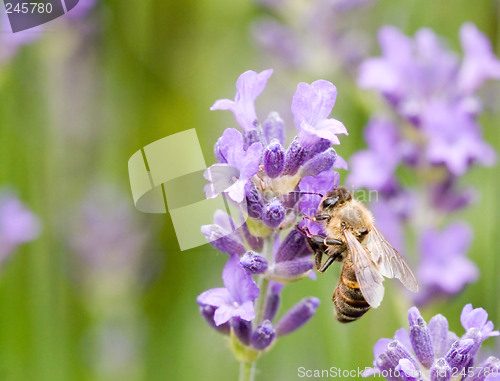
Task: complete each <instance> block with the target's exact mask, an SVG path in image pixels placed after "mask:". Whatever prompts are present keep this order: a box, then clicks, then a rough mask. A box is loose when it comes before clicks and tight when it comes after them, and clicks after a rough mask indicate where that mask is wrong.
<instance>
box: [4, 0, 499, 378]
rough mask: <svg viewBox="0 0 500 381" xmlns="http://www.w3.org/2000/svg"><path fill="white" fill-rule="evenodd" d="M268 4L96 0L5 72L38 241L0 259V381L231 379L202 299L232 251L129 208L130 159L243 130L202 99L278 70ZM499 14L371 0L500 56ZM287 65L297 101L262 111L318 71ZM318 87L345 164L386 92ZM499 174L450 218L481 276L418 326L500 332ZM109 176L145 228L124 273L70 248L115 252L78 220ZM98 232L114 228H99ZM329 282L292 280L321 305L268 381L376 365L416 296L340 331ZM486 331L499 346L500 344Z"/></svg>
mask: <svg viewBox="0 0 500 381" xmlns="http://www.w3.org/2000/svg"><path fill="white" fill-rule="evenodd" d="M264 14H265V11H264V10H263V9H262V8H261V7H259V6H258V5H257V4H256V3H254V2H251V1H237V2H231V3H229V2H227V1H222V0H202V1H184V2H174V1H152V0H144V1H141V2H126V1H102V0H98V3H97V5H96V8H95V9H94V10H93V11H92V12H91V14H90V15H88V17H86V19H85V20H78V21H72V20H70V19H69V18H64V17H63V18H61V19H59V20H56V21H54V22H52V23H50V24H47V25H46V28H45V31H44V32H43V33H42V36H41V38H40V39H39V41H36V42H34V43H33V44H31V45H29V46H25V47H23V48H22V49H21V50H20V51H19V52H18V54H17V55H16V57H14V58H13V59H12V60H10V61H9V62H6V63H4V64H3V65H2V66H1V67H0V144H1V150H0V179H1V184H2V185H5V186H8V187H10V188H12V189H15V190H16V191H17V193H18V195H19V197H20V198H21V199H22V200H23V202H25V203H26V205H27V206H28V207H29V208H31V209H32V210H33V211H34V213H36V215H37V216H38V217H39V218H40V220H41V223H42V232H41V235H40V237H39V238H38V239H37V240H35V241H33V242H31V243H27V244H25V245H22V246H21V247H20V248H19V249H18V250H17V251H16V252H15V253H14V254H13V255H12V256H11V257H10V258H9V259H8V260H6V261H5V262H4V263H3V264H2V267H1V269H0V343H1V344H0V379H1V380H9V381H10V380H22V381H25V380H37V381H67V380H127V381H128V380H131V381H133V380H148V381H156V380H158V381H160V380H218V381H222V380H234V379H236V378H237V374H238V364H237V363H236V361H235V360H234V359H233V357H232V354H231V353H230V351H229V349H228V348H227V346H226V343H225V341H224V339H223V337H222V336H221V335H219V334H217V333H216V332H215V331H213V330H212V329H211V328H210V327H208V325H207V324H206V323H205V321H204V320H203V319H202V318H201V317H200V315H199V313H198V306H197V304H196V296H197V295H198V294H200V293H201V292H202V291H204V290H206V289H208V288H213V287H219V286H221V285H222V281H221V278H220V274H221V271H222V268H223V266H224V263H225V260H226V258H227V257H226V256H225V255H224V254H220V253H217V252H216V251H215V249H213V248H212V247H211V246H209V245H205V246H203V247H200V248H197V249H192V250H189V251H186V252H180V251H179V248H178V244H177V241H176V238H175V235H174V230H173V226H172V223H171V221H170V218H169V216H168V215H144V214H141V213H140V212H138V211H135V210H134V209H133V203H132V198H131V195H130V191H129V184H128V173H127V161H128V158H129V157H130V156H131V155H132V154H133V153H134V152H135V151H137V150H138V149H139V148H141V147H143V146H144V145H146V144H148V143H151V142H153V141H155V140H157V139H160V138H162V137H164V136H167V135H170V134H173V133H175V132H179V131H183V130H186V129H190V128H196V131H197V133H198V136H199V138H200V141H201V143H202V148H203V151H204V155H205V158H206V160H207V164H211V163H213V162H214V161H215V158H214V155H213V151H212V147H213V143H214V142H215V140H216V139H217V137H218V136H220V134H221V133H222V131H223V130H224V128H227V127H230V126H233V125H234V122H233V119H232V118H231V115H230V113H224V112H216V113H213V112H210V111H209V107H210V106H211V105H212V103H213V102H214V101H215V100H216V99H219V98H226V97H227V98H232V96H233V94H234V91H235V82H236V79H237V77H238V75H239V74H241V73H242V72H243V71H245V70H248V69H253V70H256V71H260V70H263V69H265V68H267V67H268V66H267V65H268V64H267V63H266V62H264V61H263V60H262V56H261V55H260V53H259V51H258V49H257V48H256V46H255V44H254V43H253V41H252V39H251V36H250V25H251V23H252V21H254V20H255V19H257V18H258V17H260V16H262V15H264ZM499 20H500V2H498V1H487V0H480V1H476V2H471V1H467V0H454V1H453V2H449V1H447V2H445V1H435V0H407V1H404V2H395V1H388V0H385V1H384V0H379V1H376V2H375V4H374V6H373V8H372V9H371V11H370V13H369V15H368V17H366V18H365V19H363V27H364V28H365V30H366V31H367V32H368V33H369V34H371V35H372V36H374V35H375V33H376V31H377V30H378V28H379V27H380V26H382V25H385V24H392V25H396V26H399V27H400V28H402V30H403V31H404V32H405V33H407V34H413V33H414V32H415V31H416V30H417V29H419V28H421V27H424V26H428V27H431V28H433V29H434V30H435V31H436V33H437V34H438V35H441V36H444V37H445V38H447V39H448V41H449V42H450V45H451V46H452V47H453V48H454V49H455V50H456V51H458V50H459V43H458V30H459V27H460V25H461V24H462V23H463V22H464V21H472V22H474V23H475V24H476V25H477V26H478V27H479V29H481V30H482V31H483V32H484V33H486V34H487V35H488V36H489V38H490V39H491V41H492V44H493V46H494V47H495V51H496V53H497V55H498V54H499V53H500V24H499ZM372 51H374V52H378V48H377V47H376V46H373V47H372ZM280 75H281V74H280V73H279V72H275V75H274V76H273V77H271V80H270V86H272V83H273V81H277V82H276V83H280V80H279V79H273V78H275V77H277V78H280ZM291 75H292V76H293V75H295V77H294V78H293V79H294V80H293V81H289V82H285V81H283V82H284V83H286V84H287V85H283V88H282V89H281V90H282V91H283V93H285V94H288V98H287V99H284V100H283V99H276V100H275V101H273V99H272V97H269V96H268V97H266V98H265V102H264V101H263V100H260V101H258V102H257V112H258V115H260V117H261V118H263V117H265V115H267V112H268V111H270V110H273V109H274V108H278V109H277V111H280V112H281V113H283V114H286V113H287V112H289V110H288V109H287V108H283V107H282V106H281V105H282V104H283V103H284V104H285V105H286V104H288V105H289V102H290V100H291V97H292V95H293V91H294V89H295V86H296V83H297V82H298V81H311V80H315V79H317V78H315V77H313V76H312V75H311V74H308V73H295V74H291ZM337 75H338V74H337ZM325 79H328V80H330V81H331V82H333V83H334V84H335V85H337V87H338V90H339V95H338V99H337V104H336V106H335V108H334V114H333V115H334V116H335V117H336V118H337V119H340V120H341V121H343V122H344V124H345V125H346V126H347V128H348V130H349V132H350V135H349V136H348V137H342V138H341V141H342V144H341V146H339V148H338V152H339V153H340V154H341V155H342V156H343V157H345V158H348V157H349V156H350V155H351V154H352V153H353V152H355V151H356V150H358V149H361V148H363V147H364V143H363V138H362V133H361V132H362V129H363V127H364V125H365V123H366V121H367V120H368V117H369V115H368V113H367V112H368V110H367V108H366V102H368V103H369V104H371V103H373V101H372V100H371V98H374V97H376V94H375V93H372V92H369V91H364V92H360V91H355V90H354V88H355V84H354V82H353V80H352V79H351V78H349V77H348V76H342V75H338V77H335V76H334V75H332V76H331V77H328V78H325ZM287 86H289V88H287ZM493 90H495V88H494V87H493ZM496 91H497V92H498V87H497V88H496ZM360 97H362V98H364V100H365V101H364V102H361V101H360ZM263 99H264V98H263ZM496 99H497V100H498V98H496ZM375 104H376V102H375ZM493 106H494V107H492V108H490V109H489V110H487V111H486V112H485V113H484V115H483V116H482V118H481V121H482V123H483V125H484V127H485V128H484V135H485V139H486V140H487V141H488V142H489V143H490V144H492V145H493V146H494V147H495V149H496V150H497V152H498V151H500V130H499V128H498V125H499V123H500V109H499V107H498V105H493ZM499 178H500V170H499V167H498V166H496V167H494V168H476V169H474V170H473V171H472V172H471V173H469V174H467V175H466V177H465V178H464V179H463V183H464V184H467V183H470V184H473V185H474V186H476V187H477V188H478V190H479V192H480V195H481V197H480V199H479V201H478V203H477V204H475V205H474V206H473V207H471V208H469V209H467V210H466V211H465V212H462V213H460V215H459V216H456V217H457V218H458V217H460V218H463V219H465V220H466V221H467V222H469V223H470V224H471V225H472V226H473V228H474V231H475V237H474V241H473V244H472V247H471V250H470V253H469V257H470V258H471V259H472V260H473V261H474V262H475V263H476V264H477V266H478V267H479V269H480V272H481V276H480V278H479V280H478V281H477V282H476V283H475V284H472V285H470V286H468V287H467V288H466V289H465V291H464V292H463V293H461V294H460V295H458V296H456V297H455V298H453V299H451V300H446V301H442V302H437V303H434V304H432V305H430V306H429V307H427V308H425V309H423V311H422V313H423V315H424V317H425V318H426V319H429V318H430V317H431V316H432V315H434V314H435V313H438V312H439V313H442V314H444V315H445V316H446V317H448V319H449V321H450V324H451V329H454V330H455V331H456V332H457V333H458V334H461V333H462V332H463V331H462V328H461V327H460V322H459V315H460V311H461V310H462V307H463V305H464V304H465V303H468V302H472V303H473V305H474V307H483V308H485V309H486V310H487V311H488V313H489V317H490V319H491V320H492V321H493V322H494V323H495V324H496V326H497V327H498V326H500V302H499V299H498V292H500V277H499V276H498V271H499V270H500V266H499V265H500V259H499V257H498V254H499V253H498V243H497V241H496V239H497V237H498V234H497V230H498V226H500V218H499V212H500V208H499V205H500V203H499V201H498V194H499V192H498V179H499ZM341 182H342V179H341ZM103 184H104V187H107V186H110V187H111V188H113V189H114V190H113V192H116V195H117V196H116V199H120V200H121V202H122V204H120V205H121V207H123V208H125V209H127V208H130V210H128V211H127V212H124V213H125V214H124V215H125V216H126V217H127V218H130V219H131V220H133V222H131V224H132V226H133V229H135V230H133V231H136V232H139V233H132V232H131V231H132V230H131V231H127V230H126V229H125V231H124V232H122V233H121V234H122V235H121V236H120V235H118V236H119V237H121V238H122V239H127V238H131V237H132V236H133V234H138V235H139V236H140V237H139V238H137V240H138V242H139V244H138V247H139V248H138V249H137V253H136V255H135V256H134V260H133V263H132V265H125V266H124V265H120V266H118V270H115V269H114V268H113V263H111V265H109V264H104V265H102V266H97V269H96V268H95V267H96V266H93V265H89V264H88V263H87V262H85V259H82V255H81V251H82V250H79V249H77V248H76V249H75V247H74V246H75V245H74V243H72V242H73V241H74V240H75V239H77V238H75V237H78V236H79V235H80V234H81V236H82V237H86V239H88V240H90V241H93V242H88V243H89V245H90V246H92V247H96V248H99V247H100V245H103V247H105V248H106V247H114V246H113V243H111V244H110V243H109V242H108V243H106V244H103V243H102V242H101V241H100V239H102V237H101V235H99V234H97V235H94V236H92V234H89V235H88V236H87V235H85V234H86V233H85V232H84V230H85V229H89V227H88V226H93V224H94V223H96V224H98V222H96V221H94V220H93V219H92V218H90V217H89V218H88V219H87V220H85V218H84V222H86V223H87V225H85V224H83V226H80V225H79V224H78V223H76V224H75V221H79V218H80V217H81V205H82V203H85V202H86V200H88V195H89V192H90V194H94V193H95V192H97V194H100V191H99V189H101V188H99V187H101V186H103ZM95 189H97V191H95ZM92 192H94V193H92ZM128 203H129V204H128ZM104 205H107V204H106V202H104ZM97 215H98V214H97ZM101 222H102V221H101ZM122 223H124V222H123V220H122V219H121V218H115V219H113V218H111V219H110V220H109V224H111V225H113V224H115V225H117V226H120V225H121V224H122ZM99 226H101V225H99ZM101 227H102V229H104V230H105V229H106V226H105V224H104V223H103V224H102V226H101ZM110 228H113V227H112V226H111V227H110ZM115 228H116V226H115ZM131 229H132V228H131ZM115 243H116V245H117V247H120V242H115ZM121 244H123V242H121ZM106 245H108V246H106ZM132 246H133V245H132ZM88 250H90V251H92V250H93V249H92V248H91V249H88ZM95 251H96V252H98V251H99V249H95ZM127 266H128V267H127ZM337 273H338V271H337ZM110 279H111V281H110ZM337 279H338V278H337V274H336V273H335V271H332V272H330V271H329V272H328V273H327V274H325V275H323V276H319V277H318V279H317V280H316V281H312V280H305V281H301V282H298V283H295V284H292V285H290V286H288V287H286V288H285V290H284V295H283V307H282V310H281V311H284V310H285V309H286V307H290V306H292V305H293V304H294V303H295V302H296V301H298V300H299V299H301V298H302V297H304V296H309V295H314V296H317V297H319V298H320V299H321V300H322V304H321V306H320V308H319V310H318V312H317V314H316V316H315V317H314V318H313V319H312V320H311V322H310V323H308V324H307V325H306V326H304V327H303V328H302V329H300V330H299V331H297V332H296V333H294V334H293V335H290V336H287V337H285V338H282V339H280V340H279V341H278V342H277V344H276V345H275V346H274V347H273V348H272V350H271V351H270V352H269V353H267V354H266V355H265V356H263V357H262V358H261V359H260V360H259V362H258V364H257V379H258V380H294V379H299V377H298V374H297V369H298V368H299V367H305V368H306V369H329V368H330V367H332V366H335V367H339V368H341V369H356V367H358V366H359V367H362V368H364V367H365V366H370V365H371V363H372V361H373V355H372V348H373V345H374V344H375V342H376V341H377V339H378V338H380V337H384V336H385V337H391V336H392V335H393V333H394V331H395V329H397V328H400V327H402V326H407V322H406V318H405V313H406V307H407V306H406V305H403V306H401V303H399V297H398V294H397V293H398V290H397V287H391V286H389V287H387V291H386V298H385V300H384V303H383V304H382V306H381V307H380V308H378V309H377V310H373V311H371V312H370V313H369V314H367V315H366V317H364V318H363V319H361V320H360V321H358V322H356V323H354V324H350V325H341V324H340V323H338V322H337V321H336V320H335V319H334V317H333V314H332V304H331V302H330V298H331V294H332V292H333V288H334V287H335V285H336V283H337ZM388 283H391V282H388ZM116 327H119V328H120V329H118V330H117V331H118V333H117V334H115V333H116V332H115V331H116V330H115V328H116ZM490 341H491V342H489V343H487V344H489V345H490V349H491V350H492V351H494V352H495V353H496V355H497V356H498V355H499V354H500V349H499V348H500V345H499V344H498V343H495V340H494V339H490ZM497 341H498V340H497ZM487 344H485V346H487ZM495 346H496V349H495ZM106 356H107V357H106Z"/></svg>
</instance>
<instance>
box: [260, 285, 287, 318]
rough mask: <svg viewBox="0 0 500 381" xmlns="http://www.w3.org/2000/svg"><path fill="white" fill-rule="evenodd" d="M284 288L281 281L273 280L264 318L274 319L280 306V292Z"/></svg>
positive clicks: (268, 293)
mask: <svg viewBox="0 0 500 381" xmlns="http://www.w3.org/2000/svg"><path fill="white" fill-rule="evenodd" d="M282 289H283V285H282V284H281V283H276V282H273V281H271V282H270V283H269V288H268V291H267V299H266V308H265V310H264V313H263V314H262V319H264V320H269V321H273V320H274V318H275V317H276V314H277V313H278V309H279V306H280V301H281V297H280V292H281V290H282Z"/></svg>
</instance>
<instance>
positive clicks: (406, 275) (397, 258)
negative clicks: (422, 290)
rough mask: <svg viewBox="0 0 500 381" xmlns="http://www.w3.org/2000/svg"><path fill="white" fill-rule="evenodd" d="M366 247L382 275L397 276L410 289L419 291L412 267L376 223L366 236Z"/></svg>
mask: <svg viewBox="0 0 500 381" xmlns="http://www.w3.org/2000/svg"><path fill="white" fill-rule="evenodd" d="M366 247H367V249H368V250H369V251H370V252H371V254H372V258H373V261H374V262H375V263H376V264H377V266H378V268H379V270H380V273H381V274H382V275H384V276H385V277H387V278H397V279H399V280H400V281H401V283H403V285H404V286H405V287H406V288H407V289H408V290H410V291H413V292H417V291H418V283H417V280H416V279H415V275H413V273H412V271H411V269H410V267H409V266H408V264H407V263H406V262H405V260H404V259H403V258H402V257H401V255H399V253H398V252H397V251H396V249H395V248H394V247H392V245H391V244H390V243H389V242H387V240H386V239H385V237H384V236H383V235H382V233H381V232H380V230H378V229H377V228H376V227H375V226H374V225H372V226H371V227H370V231H369V233H368V236H367V237H366Z"/></svg>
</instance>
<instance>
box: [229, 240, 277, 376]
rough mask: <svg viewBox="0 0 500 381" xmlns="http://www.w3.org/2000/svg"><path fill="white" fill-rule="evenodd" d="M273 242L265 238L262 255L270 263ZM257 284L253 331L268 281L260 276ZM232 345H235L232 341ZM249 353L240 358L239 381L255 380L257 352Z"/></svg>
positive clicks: (260, 316)
mask: <svg viewBox="0 0 500 381" xmlns="http://www.w3.org/2000/svg"><path fill="white" fill-rule="evenodd" d="M273 242H274V234H271V235H270V236H269V237H267V238H266V242H265V243H264V250H263V254H264V256H265V257H266V259H267V260H268V261H269V262H271V259H272V253H273V252H272V250H273ZM258 284H259V290H260V292H259V297H258V298H257V300H256V301H255V319H254V320H253V328H254V329H255V328H256V327H257V326H258V325H259V324H260V323H262V318H263V316H264V311H265V310H266V301H267V289H268V288H269V279H267V278H266V277H265V276H264V275H260V278H259V280H258ZM236 341H237V339H236ZM233 344H234V345H237V344H236V343H235V342H234V341H233ZM236 352H238V351H236ZM251 352H252V353H250V354H249V355H247V356H244V357H242V358H240V377H239V381H254V379H255V363H256V361H257V357H258V355H259V352H254V351H251ZM247 354H248V353H247Z"/></svg>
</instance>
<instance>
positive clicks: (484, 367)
mask: <svg viewBox="0 0 500 381" xmlns="http://www.w3.org/2000/svg"><path fill="white" fill-rule="evenodd" d="M477 369H480V370H481V371H480V372H476V375H475V376H474V378H473V380H474V381H484V380H485V379H486V377H487V376H488V375H490V374H493V375H498V374H500V360H499V359H497V358H496V357H493V356H490V357H488V358H487V359H486V360H485V361H483V362H482V363H481V364H479V365H478V366H477ZM497 377H498V376H497Z"/></svg>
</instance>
